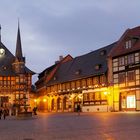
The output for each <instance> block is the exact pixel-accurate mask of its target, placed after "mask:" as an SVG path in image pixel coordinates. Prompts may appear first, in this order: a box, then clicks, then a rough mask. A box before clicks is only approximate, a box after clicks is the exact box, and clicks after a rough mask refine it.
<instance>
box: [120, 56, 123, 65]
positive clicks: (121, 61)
mask: <svg viewBox="0 0 140 140" xmlns="http://www.w3.org/2000/svg"><path fill="white" fill-rule="evenodd" d="M123 65H124V57H120V58H119V66H123Z"/></svg>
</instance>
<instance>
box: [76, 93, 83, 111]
mask: <svg viewBox="0 0 140 140" xmlns="http://www.w3.org/2000/svg"><path fill="white" fill-rule="evenodd" d="M81 103H82V99H81V98H80V97H79V96H78V95H77V96H75V98H74V111H75V112H76V111H77V105H78V104H79V105H81Z"/></svg>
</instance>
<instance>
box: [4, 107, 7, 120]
mask: <svg viewBox="0 0 140 140" xmlns="http://www.w3.org/2000/svg"><path fill="white" fill-rule="evenodd" d="M6 116H7V110H6V109H4V110H3V119H4V120H5V119H6Z"/></svg>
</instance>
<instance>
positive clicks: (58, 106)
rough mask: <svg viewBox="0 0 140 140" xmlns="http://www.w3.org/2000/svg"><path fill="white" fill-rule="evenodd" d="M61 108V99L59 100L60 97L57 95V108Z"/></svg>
mask: <svg viewBox="0 0 140 140" xmlns="http://www.w3.org/2000/svg"><path fill="white" fill-rule="evenodd" d="M61 109H62V101H61V98H60V97H59V98H58V99H57V110H61Z"/></svg>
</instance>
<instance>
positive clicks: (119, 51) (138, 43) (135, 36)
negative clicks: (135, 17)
mask: <svg viewBox="0 0 140 140" xmlns="http://www.w3.org/2000/svg"><path fill="white" fill-rule="evenodd" d="M128 40H132V41H133V44H132V47H131V48H129V49H126V48H125V43H126V41H128ZM137 50H140V26H138V27H135V28H132V29H127V30H126V31H125V32H124V34H123V35H122V36H121V38H120V39H119V40H118V42H117V44H116V46H115V47H114V48H113V49H112V50H111V52H110V54H109V56H110V57H116V56H121V55H124V54H128V53H130V52H134V51H137Z"/></svg>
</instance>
